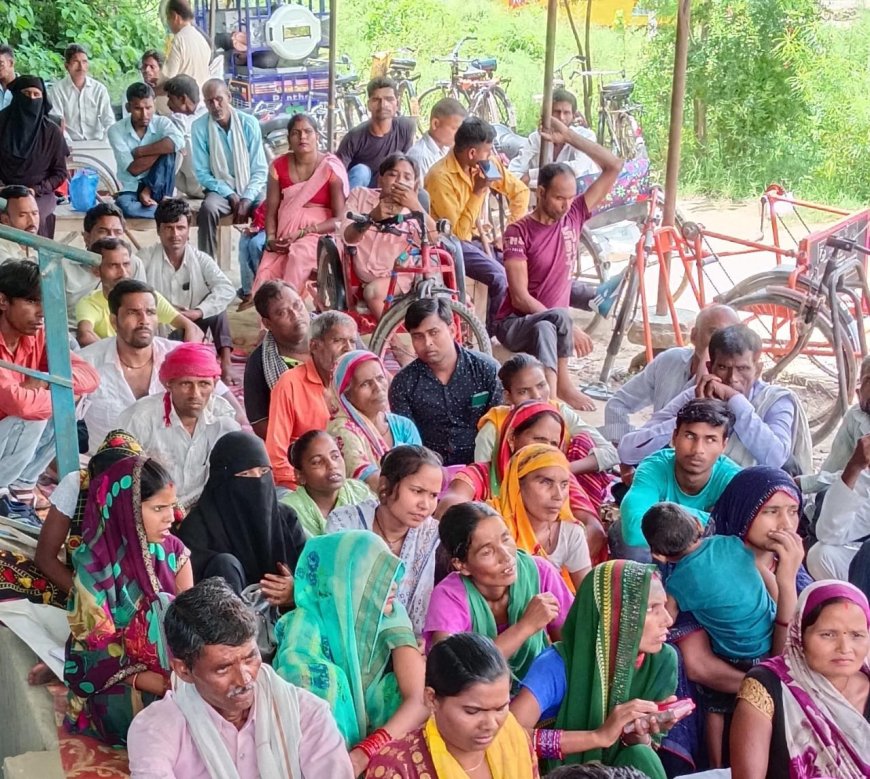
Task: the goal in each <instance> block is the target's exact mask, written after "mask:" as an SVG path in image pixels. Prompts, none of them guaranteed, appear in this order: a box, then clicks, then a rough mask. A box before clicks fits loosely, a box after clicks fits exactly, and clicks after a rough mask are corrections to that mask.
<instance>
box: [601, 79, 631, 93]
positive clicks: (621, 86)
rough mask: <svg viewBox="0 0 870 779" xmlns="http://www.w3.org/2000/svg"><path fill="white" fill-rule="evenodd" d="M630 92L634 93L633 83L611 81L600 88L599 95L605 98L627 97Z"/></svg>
mask: <svg viewBox="0 0 870 779" xmlns="http://www.w3.org/2000/svg"><path fill="white" fill-rule="evenodd" d="M632 92H634V82H633V81H611V82H610V83H609V84H603V85H602V87H601V94H602V95H606V96H607V97H628V96H629V95H630V94H631V93H632Z"/></svg>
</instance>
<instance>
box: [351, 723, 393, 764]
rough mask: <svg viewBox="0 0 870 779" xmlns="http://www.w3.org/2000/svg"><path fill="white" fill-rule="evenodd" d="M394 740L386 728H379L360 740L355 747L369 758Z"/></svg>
mask: <svg viewBox="0 0 870 779" xmlns="http://www.w3.org/2000/svg"><path fill="white" fill-rule="evenodd" d="M392 740H393V737H392V736H391V735H390V734H389V732H388V731H387V730H386V729H385V728H378V729H377V730H376V731H375V732H374V733H372V734H371V735H370V736H368V737H366V738H364V739H363V740H362V741H360V742H359V743H358V744H357V745H356V746H355V747H354V749H359V750H360V751H361V752H362V753H363V754H364V755H365V756H366V757H367V758H368V759H369V760H371V759H372V758H373V757H374V756H375V755H376V754H377V753H378V752H380V751H381V749H383V747H385V746H386V745H387V744H389V743H390V742H391V741H392Z"/></svg>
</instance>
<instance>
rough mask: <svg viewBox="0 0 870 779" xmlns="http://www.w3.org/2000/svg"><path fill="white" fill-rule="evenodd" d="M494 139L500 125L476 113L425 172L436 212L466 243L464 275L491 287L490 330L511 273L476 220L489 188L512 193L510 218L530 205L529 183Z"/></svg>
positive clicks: (432, 209) (509, 208)
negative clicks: (504, 159) (497, 151)
mask: <svg viewBox="0 0 870 779" xmlns="http://www.w3.org/2000/svg"><path fill="white" fill-rule="evenodd" d="M493 141H495V130H494V129H493V127H492V125H491V124H489V123H488V122H485V121H483V119H478V118H477V117H476V116H470V117H468V118H467V119H466V120H465V121H464V122H463V123H462V124H461V125H460V126H459V129H458V130H457V131H456V138H455V140H454V142H453V149H452V150H451V151H450V152H448V154H447V156H446V157H445V158H444V159H442V160H440V161H439V162H436V163H435V164H434V165H433V166H432V168H431V169H430V170H429V173H428V174H427V175H426V191H427V192H428V193H429V198H430V201H431V209H430V210H431V213H432V216H433V217H434V218H435V219H446V220H447V221H449V222H450V225H451V227H452V231H453V235H455V236H456V238H458V239H459V242H460V243H461V245H462V254H463V257H464V260H465V274H466V275H467V276H468V277H469V278H472V279H474V280H475V281H479V282H481V283H482V284H485V285H486V287H487V289H488V290H489V305H488V306H487V312H486V326H487V329H488V330H490V333H491V332H492V330H491V325H492V322H493V321H494V319H495V314H496V312H497V311H498V310H499V308H500V307H501V304H502V301H503V300H504V298H505V295H506V294H507V288H508V286H507V276H506V275H505V270H504V264H503V263H502V260H501V251H500V249H501V247H495V250H494V251H493V253H492V255H490V253H489V252H487V251H486V250H485V249H484V248H483V244H482V243H481V241H480V236H479V234H478V231H477V220H478V219H479V218H480V215H481V211H482V209H483V203H484V201H485V200H486V195H487V193H488V192H489V190H490V189H492V190H493V191H494V192H498V193H500V194H502V195H504V196H505V198H507V201H508V210H509V212H510V221H511V222H515V221H516V220H517V219H520V218H522V217H524V216H525V215H526V213H527V212H528V210H529V188H528V187H527V186H526V185H525V184H523V182H522V181H520V179H518V178H517V177H516V176H514V174H513V173H510V172H509V171H508V170H507V169H506V168H505V167H504V165H502V164H501V160H499V159H498V156H497V155H493V153H492V144H493Z"/></svg>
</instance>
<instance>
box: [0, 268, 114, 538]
mask: <svg viewBox="0 0 870 779" xmlns="http://www.w3.org/2000/svg"><path fill="white" fill-rule="evenodd" d="M70 359H71V362H72V375H73V390H74V391H75V394H76V396H77V397H78V396H80V395H87V394H88V393H90V392H93V391H94V390H95V389H96V388H97V386H99V383H100V377H99V375H98V374H97V372H96V370H95V369H94V368H92V367H91V366H90V365H88V363H86V362H85V361H84V360H82V359H81V358H79V357H77V356H76V355H74V354H73V355H70ZM0 360H5V361H6V362H10V363H14V364H15V365H20V366H21V367H23V368H30V369H31V370H38V371H45V372H47V371H48V356H47V354H46V350H45V331H44V330H43V317H42V292H41V290H40V286H39V266H38V265H36V263H34V262H31V261H30V260H10V261H8V262H5V263H3V264H2V265H0ZM50 421H51V390H50V389H49V387H48V384H46V383H45V382H44V381H40V380H39V379H33V378H30V377H29V376H25V375H24V374H23V373H19V372H18V371H15V370H12V369H11V368H0V514H2V515H3V516H6V517H10V518H13V519H20V520H22V521H27V522H36V523H37V526H38V525H39V521H38V519H37V517H36V515H35V514H34V512H33V508H32V504H33V489H34V487H35V486H36V480H37V479H38V478H39V477H40V475H41V474H42V472H43V471H44V470H45V469H46V467H47V466H48V464H49V463H50V462H51V460H52V458H53V457H54V427H53V426H52V425H51V424H50Z"/></svg>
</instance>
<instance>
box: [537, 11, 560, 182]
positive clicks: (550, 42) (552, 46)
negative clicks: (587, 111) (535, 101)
mask: <svg viewBox="0 0 870 779" xmlns="http://www.w3.org/2000/svg"><path fill="white" fill-rule="evenodd" d="M558 12H559V0H548V2H547V47H546V50H545V52H544V102H543V105H541V126H543V127H547V126H548V125H549V124H550V114H551V112H552V110H553V67H554V65H553V62H554V60H555V58H556V17H557V15H558ZM549 148H550V142H549V141H545V140H544V139H543V138H541V155H540V159H539V161H538V167H539V168H543V167H544V165H545V164H546V162H547V152H548V151H549Z"/></svg>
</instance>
